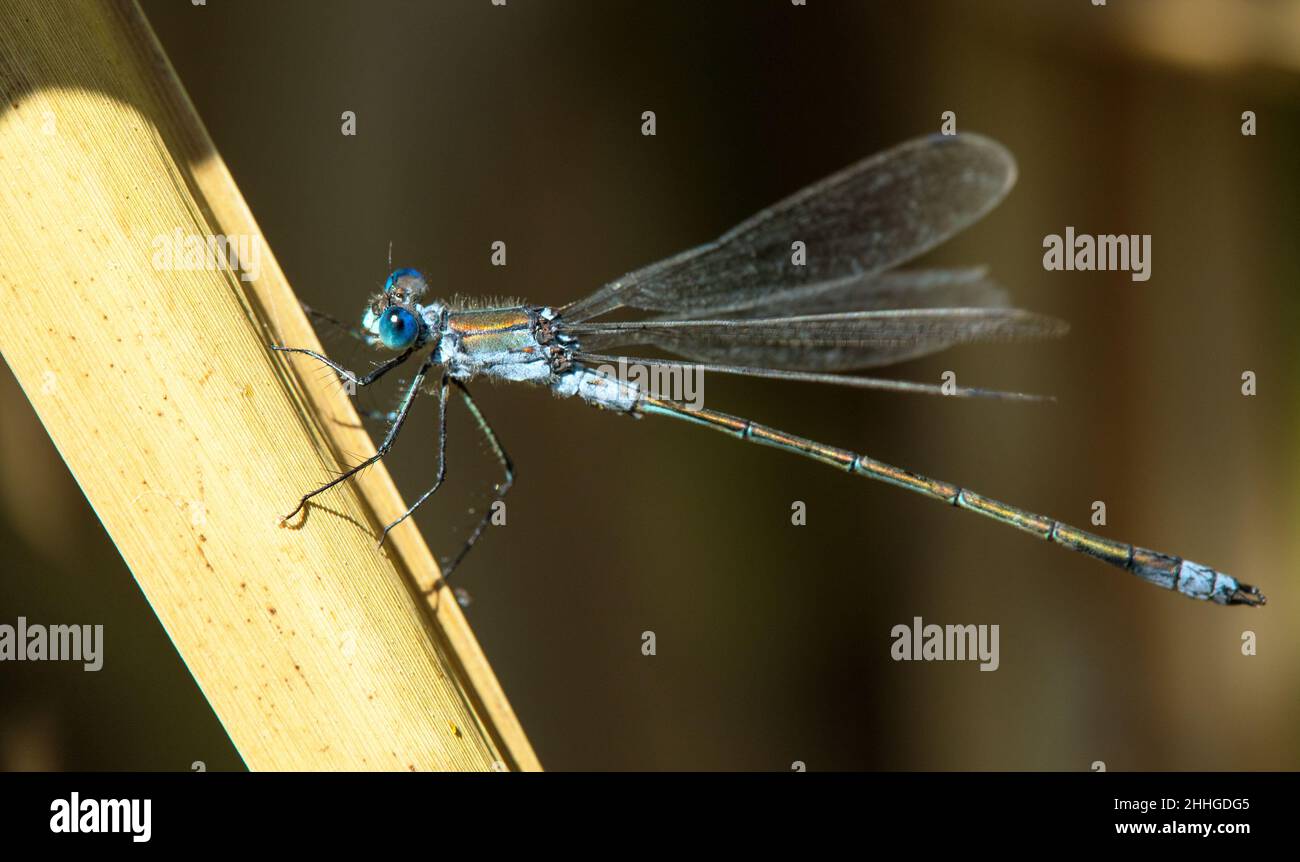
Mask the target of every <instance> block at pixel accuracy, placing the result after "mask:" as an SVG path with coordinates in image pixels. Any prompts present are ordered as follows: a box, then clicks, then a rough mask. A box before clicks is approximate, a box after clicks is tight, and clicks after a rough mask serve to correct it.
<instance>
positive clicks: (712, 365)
mask: <svg viewBox="0 0 1300 862" xmlns="http://www.w3.org/2000/svg"><path fill="white" fill-rule="evenodd" d="M1015 176H1016V167H1015V161H1014V160H1013V159H1012V157H1011V155H1010V153H1008V152H1007V151H1006V150H1005V149H1004V148H1003V147H1002V146H1001V145H999V144H997V143H995V142H994V141H991V140H989V139H987V138H984V137H981V136H979V135H973V134H962V135H951V136H944V135H934V136H930V137H926V138H919V139H916V140H913V141H909V142H907V143H904V144H902V145H900V146H898V147H895V148H894V149H891V150H888V151H886V152H883V153H880V154H878V155H875V156H872V157H870V158H868V159H865V160H863V161H861V162H859V163H857V164H855V165H853V166H851V167H849V168H847V169H845V170H843V171H840V172H839V173H837V174H834V175H833V176H831V177H828V178H827V179H825V180H822V181H821V182H819V183H816V184H814V185H812V186H809V187H808V188H806V189H804V190H803V191H801V192H798V193H797V194H795V195H793V196H792V197H790V198H787V199H786V200H784V201H782V202H781V203H779V204H776V205H775V206H773V207H770V208H768V209H765V210H763V211H762V212H760V213H758V214H757V215H755V216H753V217H752V218H750V219H748V220H747V221H745V222H743V223H742V224H740V225H739V226H737V227H736V228H734V229H732V230H730V231H728V232H727V233H726V234H724V235H723V236H722V237H721V238H719V239H718V240H716V241H714V242H711V243H708V244H706V245H702V246H699V247H698V248H694V249H691V250H690V251H686V252H683V253H682V254H679V255H677V256H675V257H671V258H668V259H667V260H664V261H660V262H659V263H655V264H652V265H651V266H648V267H645V268H644V269H640V270H637V271H636V272H633V273H630V274H628V275H625V276H623V277H622V278H619V279H616V280H615V281H612V282H610V283H608V284H606V285H605V286H604V287H602V288H600V289H599V290H597V291H596V292H595V293H593V294H591V295H590V296H587V297H586V298H584V299H580V300H577V301H576V302H572V303H569V304H568V305H565V306H562V307H559V308H554V307H549V306H532V305H525V304H520V305H513V306H510V307H481V306H477V307H476V306H475V305H474V304H472V303H470V304H466V303H458V302H440V301H430V302H425V301H424V295H425V293H426V292H427V290H428V284H427V283H426V281H425V279H424V277H423V276H422V275H421V274H420V273H419V272H418V271H416V270H413V269H405V268H403V269H396V270H393V271H392V272H391V274H390V275H389V276H388V279H387V282H386V283H385V285H384V288H383V291H382V292H381V293H380V294H378V295H377V296H375V297H373V298H372V300H371V301H370V303H369V305H368V306H367V308H366V310H365V312H364V315H363V318H362V325H361V328H360V329H359V330H355V334H356V335H357V336H358V337H360V338H362V339H364V340H365V341H366V342H367V343H369V344H371V345H372V346H374V347H377V348H381V349H387V350H390V351H396V352H397V355H396V356H394V357H393V358H391V359H389V360H387V361H386V362H383V363H382V364H380V365H378V366H377V367H375V368H374V370H372V371H371V372H370V373H368V374H365V375H362V376H359V375H357V374H354V373H353V372H351V371H349V370H347V369H346V368H343V367H342V366H341V365H339V364H337V363H335V362H333V361H332V360H330V359H328V358H326V357H325V356H322V355H321V354H319V353H316V352H314V351H310V350H303V349H299V348H289V347H278V346H277V347H276V348H275V349H276V350H283V351H288V352H294V353H305V354H307V355H309V356H312V357H314V358H315V359H318V360H319V361H321V362H323V363H325V364H326V365H328V366H329V367H330V368H332V369H334V370H335V371H336V372H337V373H338V374H339V375H340V376H342V377H343V378H344V379H345V380H347V381H349V382H351V383H352V384H354V385H356V386H368V385H370V384H371V383H373V382H375V381H376V380H378V379H379V378H381V377H382V376H383V375H385V374H386V373H388V372H389V371H391V370H392V369H394V368H396V367H398V366H399V365H401V364H402V363H404V362H406V361H408V360H410V359H411V358H412V357H415V356H416V355H417V354H419V355H420V357H421V358H420V359H419V363H420V364H419V368H418V371H417V372H416V373H415V376H414V377H413V378H412V379H411V380H410V382H409V384H408V385H407V386H406V389H405V394H404V395H403V398H402V400H401V403H400V404H399V406H398V408H397V409H396V410H395V411H394V412H393V413H391V414H388V415H387V417H386V418H387V419H388V420H389V427H388V432H387V434H385V436H384V439H383V441H382V442H381V443H380V445H379V447H378V450H377V452H376V454H375V455H373V456H372V457H370V458H367V459H366V460H364V461H362V462H361V463H360V464H357V465H356V466H354V467H352V468H350V469H348V470H347V471H345V472H344V473H343V474H342V475H340V476H338V477H337V478H335V479H333V480H332V481H330V482H328V483H326V484H325V485H322V486H321V487H319V488H317V489H316V490H314V491H312V492H310V493H308V494H306V495H305V496H303V497H302V499H301V500H299V502H298V506H297V508H295V509H294V510H293V512H290V513H289V515H286V516H285V517H286V519H287V518H290V517H292V516H293V515H295V514H297V512H298V511H300V510H301V509H302V508H303V506H304V505H306V504H307V502H308V500H310V499H311V498H312V497H314V496H316V495H317V494H320V493H321V492H322V491H326V490H328V489H329V488H332V487H334V486H335V485H338V484H339V483H340V482H343V481H344V480H346V479H347V478H348V477H349V476H352V475H353V474H355V473H356V472H357V471H358V470H361V469H362V468H364V467H366V466H368V465H370V464H372V463H374V462H375V461H376V460H378V459H379V458H382V457H383V456H384V454H385V453H387V452H388V451H389V449H390V447H391V446H392V445H393V441H394V440H395V439H396V438H397V434H398V432H399V431H401V428H402V424H403V422H404V421H405V420H406V417H407V415H408V414H409V412H410V409H411V405H412V403H413V402H414V400H415V397H416V394H417V393H418V392H420V389H421V387H422V386H423V385H424V383H425V380H426V378H429V377H430V376H431V375H432V376H433V377H434V378H435V379H436V380H437V381H438V385H437V390H436V391H437V396H438V414H439V440H438V465H439V466H438V475H437V479H436V481H435V482H434V484H433V487H432V488H430V489H429V490H428V491H426V492H425V493H424V494H422V495H421V496H420V497H419V498H418V499H417V500H416V501H415V503H414V504H412V505H411V507H410V508H409V509H407V511H406V513H405V514H403V515H402V517H401V518H398V519H397V520H396V521H394V522H393V523H392V524H389V525H388V526H387V527H385V528H384V531H383V534H382V536H381V537H380V542H381V543H382V542H383V539H384V537H386V536H387V535H388V531H389V530H391V529H392V528H393V527H394V526H396V525H397V524H399V523H401V522H402V521H403V520H405V519H406V518H407V517H409V516H410V514H411V513H412V512H414V511H415V509H416V508H417V507H419V505H420V504H421V503H423V502H424V501H425V500H426V499H428V498H429V497H430V496H431V495H432V494H433V493H434V492H435V491H437V490H438V488H439V487H440V486H441V484H442V482H443V479H444V477H445V475H446V440H447V407H448V400H449V396H450V392H451V389H452V388H453V387H454V388H455V389H457V390H458V391H459V393H460V395H461V396H462V398H463V400H464V401H465V403H466V405H467V406H468V408H469V410H470V412H471V414H472V415H473V417H474V419H475V420H476V422H477V423H478V426H479V428H480V429H482V432H483V434H484V435H485V436H486V438H487V440H488V442H489V443H490V445H491V447H492V449H493V451H494V453H495V454H496V456H497V458H498V459H499V461H500V463H501V465H502V468H503V470H504V474H505V478H504V481H503V482H502V483H501V484H500V485H499V486H498V487H497V492H496V499H497V500H500V499H502V498H503V497H504V496H505V494H506V492H507V491H508V490H509V489H510V486H511V484H512V483H513V481H514V467H513V464H512V463H511V461H510V459H509V457H508V456H507V455H506V453H505V449H504V448H503V447H502V446H501V443H500V441H499V439H498V438H497V436H496V434H495V433H494V432H493V430H492V428H491V426H490V425H489V424H488V423H487V421H486V420H485V419H484V418H483V415H482V413H481V412H480V411H479V409H478V407H477V405H476V404H475V403H474V400H473V398H472V397H471V396H470V393H469V390H468V388H467V386H466V383H467V381H469V380H471V379H473V378H475V377H479V376H482V377H487V378H492V379H497V380H507V381H515V382H526V383H534V384H540V385H543V386H547V387H549V388H550V389H551V390H552V391H553V392H555V393H556V394H557V395H562V396H571V397H577V398H580V399H582V400H583V401H586V402H588V403H590V404H593V405H595V406H597V407H602V408H606V409H610V410H616V411H619V412H621V413H626V414H628V415H630V416H634V417H640V416H645V415H654V416H666V417H669V418H673V419H682V420H685V421H688V422H693V423H695V424H698V425H703V426H706V427H709V428H713V429H716V430H719V431H722V432H724V433H726V434H729V435H731V436H733V437H736V438H738V439H740V440H748V441H751V442H755V443H762V444H765V445H768V446H773V447H775V448H778V449H783V450H785V451H787V452H791V453H794V454H797V455H803V456H805V457H808V458H812V459H815V460H818V461H821V462H823V463H826V464H829V465H831V466H833V467H836V468H838V469H840V470H842V471H844V472H846V473H850V474H855V475H859V476H865V477H867V478H871V479H879V480H881V481H884V482H888V483H890V484H893V485H897V486H899V487H902V488H906V489H908V490H910V491H915V492H917V493H920V494H924V495H925V496H928V497H933V498H935V499H937V500H941V501H943V502H944V503H947V504H949V505H951V506H956V507H958V508H962V509H966V510H967V511H971V512H975V513H977V514H980V515H983V516H985V517H987V518H991V519H993V520H995V521H998V522H1000V523H1003V524H1008V525H1010V526H1012V527H1016V528H1018V529H1020V530H1023V531H1025V532H1027V533H1030V534H1032V535H1035V536H1037V537H1038V538H1040V539H1045V540H1047V541H1049V542H1053V543H1055V544H1058V545H1061V546H1063V547H1066V548H1069V549H1071V550H1074V551H1080V552H1082V553H1084V554H1087V555H1089V556H1092V557H1095V558H1097V559H1099V560H1102V561H1103V562H1106V563H1110V564H1111V565H1114V566H1117V567H1119V568H1121V569H1124V570H1126V571H1129V572H1132V573H1133V574H1135V575H1137V576H1138V577H1140V578H1142V579H1143V580H1145V581H1148V582H1150V583H1153V584H1156V585H1157V586H1161V587H1164V588H1166V589H1171V590H1177V591H1178V592H1181V593H1182V594H1184V595H1186V596H1190V597H1192V598H1195V599H1208V600H1212V601H1214V602H1217V603H1218V604H1225V605H1235V604H1242V605H1261V604H1263V603H1264V597H1263V595H1261V594H1260V592H1259V590H1257V589H1256V588H1255V587H1252V586H1248V585H1246V584H1241V583H1238V582H1237V581H1236V580H1235V579H1233V578H1232V577H1230V576H1228V575H1226V574H1224V573H1222V572H1218V571H1215V570H1214V569H1211V568H1209V567H1207V566H1202V565H1200V564H1198V563H1193V562H1191V561H1190V560H1184V559H1182V558H1180V557H1176V556H1172V555H1169V554H1162V553H1159V552H1157V551H1152V550H1148V549H1146V548H1142V547H1137V546H1134V545H1130V544H1126V543H1123V542H1117V541H1114V540H1112V539H1107V538H1104V537H1102V536H1098V535H1095V534H1093V533H1089V532H1087V531H1085V530H1081V529H1079V528H1077V527H1072V526H1070V525H1068V524H1064V523H1062V522H1060V521H1057V520H1055V519H1053V518H1048V517H1044V516H1042V515H1037V514H1034V513H1033V512H1030V511H1027V510H1025V509H1021V508H1019V507H1016V506H1012V505H1009V504H1007V503H1002V502H999V501H997V500H993V499H991V498H988V497H985V496H982V495H980V494H976V493H974V492H973V491H969V490H966V489H964V488H961V487H959V486H957V485H953V484H950V483H948V482H942V481H939V480H936V479H930V478H927V477H925V476H921V475H918V474H916V473H912V472H910V471H907V470H903V469H901V468H898V467H893V466H890V465H888V464H885V463H882V462H880V461H877V460H875V459H873V458H869V457H867V456H865V455H859V454H856V453H854V452H850V451H847V450H845V449H839V448H836V447H833V446H827V445H825V444H822V443H818V442H815V441H813V440H808V439H804V438H802V437H797V436H794V435H792V434H788V433H786V432H784V431H778V430H776V429H774V428H770V427H768V426H765V425H761V424H759V423H757V422H753V421H750V420H748V419H742V418H739V417H736V416H730V415H728V414H726V413H720V412H717V411H714V410H707V409H691V407H690V406H689V405H686V404H684V403H682V402H681V401H677V400H673V399H670V398H664V397H661V395H659V394H657V393H654V392H651V391H647V390H646V389H645V388H644V387H643V386H641V385H638V384H637V383H635V382H632V381H629V380H627V379H625V378H623V377H620V376H619V375H617V374H612V373H610V372H609V371H608V370H607V368H608V365H609V364H610V363H613V362H623V361H626V362H633V363H638V364H651V365H670V366H675V367H684V368H690V369H695V370H697V371H702V372H711V373H725V374H740V375H746V376H756V377H770V378H778V379H784V380H790V381H799V382H819V383H832V384H839V385H844V386H853V387H859V388H869V389H888V390H895V391H907V392H921V393H928V394H945V395H956V396H962V397H989V398H1003V399H1031V398H1033V396H1028V395H1022V394H1019V393H1012V392H998V391H993V390H986V389H971V388H953V389H949V390H944V389H943V388H942V387H940V386H937V385H931V384H926V383H916V382H910V381H899V380H889V379H883V378H876V377H862V376H852V375H847V374H844V373H843V372H846V371H853V370H859V369H864V368H870V367H874V366H880V365H887V364H889V363H893V362H898V361H901V360H904V359H911V358H914V357H918V356H922V355H925V354H929V353H933V352H935V351H938V350H942V349H944V348H947V347H950V346H952V345H955V344H963V343H970V342H978V341H1000V340H1020V339H1028V338H1044V337H1053V336H1058V335H1060V334H1062V333H1063V332H1064V331H1065V328H1066V327H1065V325H1064V324H1063V323H1061V322H1060V321H1058V320H1054V319H1052V318H1050V317H1045V316H1043V315H1039V314H1034V313H1031V312H1028V311H1024V310H1021V309H1016V308H1010V307H1008V305H1007V298H1006V294H1005V293H1004V292H1003V291H1002V289H1001V288H999V287H998V286H996V285H995V284H993V283H992V282H990V281H989V280H988V279H987V278H986V276H985V273H984V270H983V269H979V268H974V269H918V270H898V269H895V268H896V267H898V266H899V265H901V264H904V263H906V262H907V261H909V260H911V259H913V258H915V257H916V256H918V255H920V254H921V253H923V252H925V251H927V250H929V249H931V248H934V247H935V246H937V245H938V244H940V243H941V242H943V241H944V240H946V239H947V238H948V237H951V236H952V235H954V234H956V233H957V232H958V231H960V230H962V229H963V228H965V227H966V226H968V225H970V224H971V223H972V222H974V221H976V220H977V219H979V218H980V217H981V216H983V215H984V214H985V213H986V212H988V211H989V210H990V209H992V208H993V207H994V206H995V205H996V204H997V203H998V202H999V201H1000V200H1001V199H1002V198H1003V197H1004V196H1005V195H1006V193H1007V191H1008V190H1009V189H1010V188H1011V185H1012V184H1013V183H1014V182H1015ZM792 249H796V250H797V249H802V250H803V252H804V254H803V255H798V254H797V253H796V254H792ZM390 269H391V265H390ZM619 308H626V309H633V310H637V311H641V312H647V313H657V316H653V317H649V318H648V319H643V320H636V321H607V322H601V321H599V320H597V318H600V317H602V316H604V315H606V314H608V313H610V312H612V311H614V310H615V309H619ZM309 312H310V309H309ZM311 313H312V314H313V315H314V316H315V317H317V318H318V319H327V320H330V321H331V322H335V323H337V321H333V319H332V318H326V317H325V316H324V315H320V314H317V313H315V312H311ZM620 345H648V346H652V347H656V348H659V349H662V350H665V351H667V352H670V353H673V354H677V355H678V356H681V357H685V358H684V359H681V360H676V359H649V358H637V357H629V356H627V355H625V354H623V353H621V352H618V350H617V349H618V348H619V346H620ZM609 351H615V352H609ZM489 518H490V509H489V512H488V513H487V514H485V515H484V516H483V518H482V519H481V520H480V521H479V522H478V524H477V526H476V527H475V528H474V530H473V532H472V533H471V534H470V536H469V539H468V541H467V542H466V544H465V546H464V547H463V548H462V549H461V551H460V552H459V553H458V554H457V555H456V556H455V558H454V559H452V560H451V562H450V564H449V565H448V566H447V567H446V569H445V572H444V577H446V576H447V575H450V574H451V572H452V571H453V570H454V569H455V568H456V566H457V565H459V564H460V562H461V560H463V559H464V557H465V554H466V553H467V552H468V551H469V549H470V548H471V547H473V545H474V543H475V542H476V541H477V540H478V539H479V537H480V536H481V535H482V533H483V531H484V529H485V528H486V526H487V525H488V523H489Z"/></svg>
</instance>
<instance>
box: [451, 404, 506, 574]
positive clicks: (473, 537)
mask: <svg viewBox="0 0 1300 862" xmlns="http://www.w3.org/2000/svg"><path fill="white" fill-rule="evenodd" d="M451 382H452V383H454V384H456V388H457V389H459V390H460V394H461V395H462V396H463V397H464V399H465V406H466V407H468V408H469V412H470V414H471V415H472V416H473V417H474V421H475V422H476V423H478V427H479V430H480V431H482V432H483V436H484V437H486V438H487V441H488V443H489V444H490V445H491V446H492V451H493V452H495V453H496V456H497V460H498V461H500V462H501V469H502V471H503V472H504V473H505V480H504V481H503V482H502V483H501V484H500V485H499V486H497V494H496V498H495V499H494V500H493V501H492V504H491V505H489V506H488V508H487V511H486V512H484V513H483V517H482V518H480V519H479V522H478V524H477V526H475V527H474V532H472V533H470V535H469V539H467V540H466V541H465V546H464V547H462V548H461V549H460V553H458V554H457V555H456V557H455V558H454V559H453V560H452V561H451V564H450V565H448V566H447V567H446V568H444V569H443V570H442V579H443V580H444V581H445V580H447V579H448V578H450V577H451V573H452V572H454V571H456V567H457V566H459V565H460V564H461V561H462V560H464V559H465V555H466V554H468V553H469V551H470V548H472V547H474V543H475V542H477V541H478V540H479V536H481V535H483V531H484V530H485V529H487V525H488V522H490V521H491V520H492V515H493V507H494V506H495V505H496V504H497V503H499V502H501V501H503V500H504V499H505V497H506V494H507V493H509V491H510V486H511V485H513V484H514V483H515V465H514V463H513V462H512V461H511V460H510V456H509V455H507V454H506V450H505V447H503V446H502V445H501V440H500V439H498V438H497V435H496V432H495V431H493V430H492V426H491V425H489V424H488V421H487V419H485V418H483V413H482V411H480V410H479V409H478V404H477V403H476V402H475V401H474V398H473V397H472V396H471V395H470V394H469V389H467V388H466V387H465V384H464V383H462V382H461V381H459V380H455V379H453V380H452V381H451Z"/></svg>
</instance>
